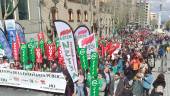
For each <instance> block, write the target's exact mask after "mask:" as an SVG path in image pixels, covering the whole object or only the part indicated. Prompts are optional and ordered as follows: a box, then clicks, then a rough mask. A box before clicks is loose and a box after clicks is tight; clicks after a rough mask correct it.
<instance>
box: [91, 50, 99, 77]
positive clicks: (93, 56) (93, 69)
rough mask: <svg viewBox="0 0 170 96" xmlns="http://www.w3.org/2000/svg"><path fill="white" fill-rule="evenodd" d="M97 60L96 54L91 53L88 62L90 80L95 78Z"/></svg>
mask: <svg viewBox="0 0 170 96" xmlns="http://www.w3.org/2000/svg"><path fill="white" fill-rule="evenodd" d="M98 59H99V58H98V53H97V52H92V53H91V60H90V75H91V76H92V78H94V77H97V68H98Z"/></svg>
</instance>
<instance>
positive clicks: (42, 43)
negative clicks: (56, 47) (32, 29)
mask: <svg viewBox="0 0 170 96" xmlns="http://www.w3.org/2000/svg"><path fill="white" fill-rule="evenodd" d="M39 46H40V48H41V53H42V55H43V56H44V52H45V43H44V40H40V41H39Z"/></svg>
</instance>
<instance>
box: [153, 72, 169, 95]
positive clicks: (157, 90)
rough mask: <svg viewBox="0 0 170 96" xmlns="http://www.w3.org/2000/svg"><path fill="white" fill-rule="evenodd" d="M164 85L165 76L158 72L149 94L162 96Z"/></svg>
mask: <svg viewBox="0 0 170 96" xmlns="http://www.w3.org/2000/svg"><path fill="white" fill-rule="evenodd" d="M165 86H166V82H165V76H164V74H162V73H160V74H159V75H158V77H157V79H156V80H155V81H154V82H153V87H154V88H153V90H152V92H151V95H150V96H163V91H164V88H165Z"/></svg>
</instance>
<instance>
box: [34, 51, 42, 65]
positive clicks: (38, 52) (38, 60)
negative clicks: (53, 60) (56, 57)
mask: <svg viewBox="0 0 170 96" xmlns="http://www.w3.org/2000/svg"><path fill="white" fill-rule="evenodd" d="M35 56H36V63H43V58H42V53H41V48H35Z"/></svg>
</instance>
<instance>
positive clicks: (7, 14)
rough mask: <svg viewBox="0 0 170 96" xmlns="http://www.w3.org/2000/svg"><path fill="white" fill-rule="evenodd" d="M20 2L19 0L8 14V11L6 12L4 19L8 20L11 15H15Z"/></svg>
mask: <svg viewBox="0 0 170 96" xmlns="http://www.w3.org/2000/svg"><path fill="white" fill-rule="evenodd" d="M19 1H20V0H17V2H16V5H15V6H14V8H13V9H12V10H11V11H10V12H9V13H8V10H7V11H6V12H5V16H4V19H6V18H7V17H8V16H9V15H11V14H12V13H14V11H15V10H16V9H17V7H18V4H19Z"/></svg>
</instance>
